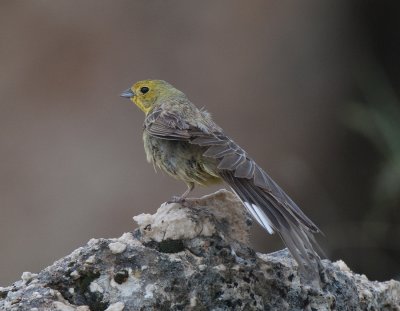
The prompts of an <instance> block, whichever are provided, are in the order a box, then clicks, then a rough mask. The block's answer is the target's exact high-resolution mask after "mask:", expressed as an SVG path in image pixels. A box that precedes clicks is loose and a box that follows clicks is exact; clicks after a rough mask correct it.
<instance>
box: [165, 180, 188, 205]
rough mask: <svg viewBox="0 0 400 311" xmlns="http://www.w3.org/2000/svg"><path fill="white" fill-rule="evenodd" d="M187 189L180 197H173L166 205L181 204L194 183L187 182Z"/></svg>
mask: <svg viewBox="0 0 400 311" xmlns="http://www.w3.org/2000/svg"><path fill="white" fill-rule="evenodd" d="M186 185H187V187H188V188H187V189H186V191H185V192H184V193H183V194H182V195H181V196H173V197H172V199H171V200H170V201H168V202H167V203H183V202H184V201H185V199H186V197H187V196H188V194H189V193H190V192H191V191H192V190H193V189H194V182H189V183H187V184H186Z"/></svg>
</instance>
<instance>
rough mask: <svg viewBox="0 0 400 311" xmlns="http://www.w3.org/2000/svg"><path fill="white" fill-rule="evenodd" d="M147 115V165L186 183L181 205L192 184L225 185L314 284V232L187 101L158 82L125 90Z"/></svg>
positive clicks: (295, 208) (286, 199)
mask: <svg viewBox="0 0 400 311" xmlns="http://www.w3.org/2000/svg"><path fill="white" fill-rule="evenodd" d="M121 96H122V97H126V98H129V99H130V100H131V101H132V102H133V103H135V104H136V105H137V106H138V107H139V108H140V109H141V110H142V111H143V112H144V113H145V115H146V117H145V120H144V125H143V141H144V149H145V152H146V156H147V160H148V161H149V162H150V163H153V165H154V167H158V168H159V169H161V170H162V171H164V172H166V173H167V174H169V175H170V176H172V177H174V178H176V179H178V180H181V181H183V182H185V183H186V185H187V190H186V191H185V192H184V193H183V194H182V195H181V196H180V197H174V198H173V201H174V202H180V203H182V202H183V201H184V200H185V198H186V197H187V195H188V194H189V193H190V192H191V191H192V190H193V188H194V186H195V185H196V184H199V185H210V184H215V183H218V182H221V181H225V182H226V183H227V184H228V185H229V186H230V188H231V189H232V190H233V192H234V193H236V195H237V196H238V197H239V199H240V200H241V201H242V203H243V205H244V206H245V208H246V209H247V210H248V212H249V213H250V214H251V215H252V217H253V218H254V219H255V220H256V221H257V222H258V223H259V224H260V225H261V227H263V228H264V229H265V230H266V231H268V232H269V233H270V234H273V233H274V232H276V233H278V234H279V235H280V237H281V238H282V240H283V241H284V243H285V244H286V246H287V247H288V249H289V251H290V252H291V254H292V256H293V257H294V258H295V259H296V261H297V263H298V264H299V267H300V268H301V269H302V271H303V272H306V275H308V276H311V279H318V273H319V272H318V271H319V269H320V267H321V262H320V257H319V256H318V253H317V252H316V251H315V249H314V247H315V248H316V249H317V250H319V251H320V248H319V246H318V244H317V242H316V241H315V238H314V235H313V234H314V233H318V232H320V230H319V229H318V227H317V226H316V225H315V224H314V223H313V222H312V221H311V220H310V219H309V218H308V217H307V216H306V215H305V214H304V213H303V212H302V211H301V210H300V208H299V207H298V206H297V205H296V203H294V202H293V201H292V199H290V197H289V196H288V195H287V194H286V193H285V192H284V191H283V190H282V189H281V188H280V187H279V186H278V185H277V184H276V183H275V182H274V181H273V180H272V179H271V177H269V175H268V174H267V173H266V172H265V171H264V170H263V169H262V168H261V167H259V166H258V165H257V164H256V163H255V162H254V160H253V159H252V158H251V157H250V156H249V155H248V154H247V152H246V151H244V150H243V149H242V148H241V147H240V146H239V145H238V144H236V143H235V142H234V141H233V140H232V139H230V138H229V137H228V136H226V135H225V134H224V132H223V130H222V129H221V128H220V127H219V126H218V125H217V124H216V123H214V121H213V120H212V118H211V116H210V114H209V113H208V112H207V111H205V110H204V109H199V108H197V107H196V106H195V105H194V104H193V103H192V102H190V101H189V99H188V98H187V97H186V95H185V94H184V93H183V92H181V91H179V90H178V89H176V88H175V87H173V86H172V85H171V84H169V83H167V82H165V81H162V80H143V81H139V82H136V83H135V84H133V86H132V87H130V88H129V89H127V90H125V91H124V92H123V93H122V94H121Z"/></svg>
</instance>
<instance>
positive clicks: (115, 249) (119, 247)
mask: <svg viewBox="0 0 400 311" xmlns="http://www.w3.org/2000/svg"><path fill="white" fill-rule="evenodd" d="M108 247H109V249H110V250H111V252H112V253H113V254H119V253H122V252H123V251H124V250H125V249H126V244H124V243H121V242H114V243H110V244H109V245H108Z"/></svg>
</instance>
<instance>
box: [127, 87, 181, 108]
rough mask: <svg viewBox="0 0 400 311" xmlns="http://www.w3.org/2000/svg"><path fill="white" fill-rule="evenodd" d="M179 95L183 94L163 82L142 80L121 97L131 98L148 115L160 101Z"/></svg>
mask: <svg viewBox="0 0 400 311" xmlns="http://www.w3.org/2000/svg"><path fill="white" fill-rule="evenodd" d="M177 94H183V93H181V92H180V91H178V90H177V89H175V88H174V87H173V86H172V85H171V84H169V83H167V82H165V81H163V80H142V81H139V82H136V83H135V84H134V85H132V86H131V87H130V88H129V89H127V90H126V91H124V92H123V93H122V94H121V96H122V97H126V98H129V99H130V100H131V101H132V102H133V103H135V104H136V106H138V107H139V108H140V110H142V111H143V112H144V113H145V114H146V115H147V114H148V113H149V111H150V110H152V108H153V107H154V105H155V104H156V103H157V102H159V100H160V99H166V98H167V97H169V96H171V95H175V96H176V95H177Z"/></svg>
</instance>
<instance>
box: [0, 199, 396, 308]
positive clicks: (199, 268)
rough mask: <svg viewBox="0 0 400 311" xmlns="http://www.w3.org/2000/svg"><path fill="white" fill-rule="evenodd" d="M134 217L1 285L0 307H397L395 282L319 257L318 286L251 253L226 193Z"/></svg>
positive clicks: (240, 214)
mask: <svg viewBox="0 0 400 311" xmlns="http://www.w3.org/2000/svg"><path fill="white" fill-rule="evenodd" d="M135 219H136V220H137V221H138V223H139V229H137V230H135V231H134V232H133V233H125V234H123V235H122V236H121V237H120V238H117V239H92V240H90V241H89V242H88V244H87V245H85V246H83V247H80V248H79V249H77V250H75V251H74V252H72V253H71V254H70V255H68V256H66V257H64V258H62V259H60V260H58V261H56V262H55V263H54V264H53V265H51V266H49V267H47V268H46V269H44V270H43V271H41V272H40V273H39V274H38V275H33V274H25V275H24V278H23V280H20V281H17V282H16V283H14V284H13V285H12V286H9V287H6V288H0V310H2V311H3V310H5V311H8V310H10V311H14V310H21V311H24V310H35V308H36V309H37V310H57V309H58V310H68V311H69V310H77V311H87V310H92V311H93V310H96V311H97V310H99V311H103V310H107V311H122V310H125V311H126V310H371V311H372V310H398V309H399V304H400V283H399V282H396V281H388V282H381V283H379V282H370V281H369V280H368V279H367V278H366V277H365V276H360V275H357V274H354V273H353V272H351V270H350V269H349V268H348V267H347V266H346V265H345V264H344V263H343V262H340V261H339V262H336V263H332V262H330V261H328V260H324V261H323V265H324V271H321V276H322V277H321V279H322V283H321V287H320V288H312V287H310V286H308V285H305V284H303V283H302V282H301V279H300V276H299V273H298V269H297V265H296V263H295V261H294V260H293V259H292V257H291V256H290V255H289V253H288V252H287V251H286V250H283V251H279V252H275V253H272V254H259V253H256V252H254V250H252V249H251V248H249V246H248V243H247V240H248V232H249V226H250V223H249V222H248V217H247V215H246V213H245V212H244V210H243V208H242V206H241V204H240V202H238V201H237V200H236V199H235V196H234V195H232V194H231V193H229V192H227V191H219V192H217V193H215V194H213V195H210V196H206V197H204V198H200V199H193V200H190V201H188V202H187V204H185V206H181V205H178V204H170V205H164V206H162V207H160V209H159V210H158V211H157V213H156V214H154V215H141V216H140V217H135ZM396 308H397V309H396Z"/></svg>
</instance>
